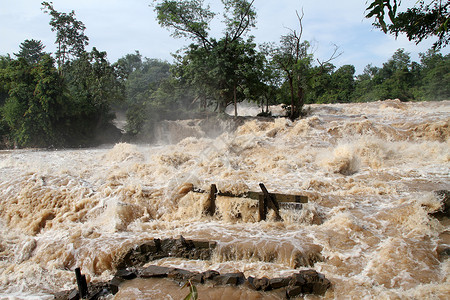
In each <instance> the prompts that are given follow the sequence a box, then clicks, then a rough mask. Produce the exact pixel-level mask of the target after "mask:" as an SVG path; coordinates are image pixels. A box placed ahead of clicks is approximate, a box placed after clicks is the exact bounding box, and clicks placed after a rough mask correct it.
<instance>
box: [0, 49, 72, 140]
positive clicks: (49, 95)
mask: <svg viewBox="0 0 450 300" xmlns="http://www.w3.org/2000/svg"><path fill="white" fill-rule="evenodd" d="M53 63H54V62H53V59H52V58H51V57H50V55H48V54H46V55H44V56H43V57H42V58H41V60H40V62H39V63H38V64H37V66H31V65H30V64H29V63H28V62H27V61H26V60H25V59H24V58H19V59H18V60H15V61H11V63H10V65H9V66H8V69H7V70H6V72H4V73H3V80H5V81H7V84H8V87H7V88H8V96H9V97H8V99H7V100H6V102H5V105H4V107H3V112H2V113H3V119H4V120H5V121H6V123H7V124H8V126H9V128H10V131H11V134H12V138H13V140H14V142H15V143H16V144H17V145H18V146H20V147H45V146H48V145H52V144H62V141H61V140H60V139H59V135H58V132H57V131H55V124H56V123H57V122H58V121H59V120H60V119H61V118H63V116H64V112H65V110H64V109H63V108H62V106H63V105H64V101H63V97H64V95H63V93H62V89H61V84H62V78H61V77H60V76H59V74H58V72H57V71H56V69H55V68H54V65H53Z"/></svg>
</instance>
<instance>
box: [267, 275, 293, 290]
mask: <svg viewBox="0 0 450 300" xmlns="http://www.w3.org/2000/svg"><path fill="white" fill-rule="evenodd" d="M289 281H290V278H289V277H287V278H283V277H277V278H272V279H270V280H269V284H270V288H271V289H274V290H276V289H280V288H283V287H286V286H288V285H289Z"/></svg>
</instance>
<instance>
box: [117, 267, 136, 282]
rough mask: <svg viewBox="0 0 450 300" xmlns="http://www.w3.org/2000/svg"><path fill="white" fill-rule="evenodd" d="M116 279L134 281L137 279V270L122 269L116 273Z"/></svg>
mask: <svg viewBox="0 0 450 300" xmlns="http://www.w3.org/2000/svg"><path fill="white" fill-rule="evenodd" d="M114 276H116V277H120V278H123V279H126V280H130V279H134V278H136V277H137V275H136V272H135V270H130V269H120V270H118V271H117V272H116V275H114Z"/></svg>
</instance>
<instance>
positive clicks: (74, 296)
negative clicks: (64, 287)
mask: <svg viewBox="0 0 450 300" xmlns="http://www.w3.org/2000/svg"><path fill="white" fill-rule="evenodd" d="M67 299H69V300H78V299H80V294H79V293H78V290H77V289H73V290H71V291H70V293H69V295H68V296H67Z"/></svg>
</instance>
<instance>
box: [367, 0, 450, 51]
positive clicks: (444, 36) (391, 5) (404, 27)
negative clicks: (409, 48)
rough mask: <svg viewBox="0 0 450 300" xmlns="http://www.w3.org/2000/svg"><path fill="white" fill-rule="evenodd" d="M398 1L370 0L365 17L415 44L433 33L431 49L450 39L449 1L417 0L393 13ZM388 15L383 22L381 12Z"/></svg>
mask: <svg viewBox="0 0 450 300" xmlns="http://www.w3.org/2000/svg"><path fill="white" fill-rule="evenodd" d="M400 4H401V1H397V0H392V1H391V0H374V1H373V2H372V3H370V5H369V6H368V7H367V8H366V11H367V14H366V18H372V17H375V22H374V25H375V26H376V27H379V28H381V29H382V30H383V32H384V33H387V32H389V33H391V34H394V35H395V36H398V34H399V33H405V34H406V36H407V37H408V39H409V40H410V41H415V42H416V44H418V43H420V42H421V41H423V40H424V39H427V38H429V37H432V36H435V37H437V38H438V40H437V42H435V43H434V46H433V48H434V49H440V48H442V47H445V46H446V45H448V43H449V42H450V34H449V26H448V25H449V20H450V12H449V9H450V2H448V1H446V2H445V1H444V3H442V1H440V0H431V1H427V3H425V1H417V2H416V5H417V4H419V6H414V7H409V8H407V10H406V11H405V12H400V13H397V11H398V8H399V6H400ZM386 11H387V14H388V16H389V20H390V21H391V22H392V23H391V24H387V23H386V18H385V14H386Z"/></svg>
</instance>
